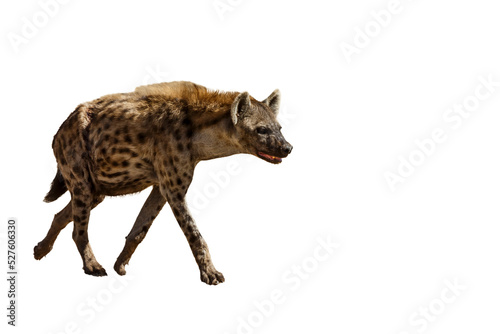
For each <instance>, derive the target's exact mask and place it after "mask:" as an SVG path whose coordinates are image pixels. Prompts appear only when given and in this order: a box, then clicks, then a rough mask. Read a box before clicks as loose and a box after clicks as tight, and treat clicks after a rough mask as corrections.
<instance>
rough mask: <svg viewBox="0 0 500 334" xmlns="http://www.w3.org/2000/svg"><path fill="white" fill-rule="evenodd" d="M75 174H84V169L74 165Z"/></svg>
mask: <svg viewBox="0 0 500 334" xmlns="http://www.w3.org/2000/svg"><path fill="white" fill-rule="evenodd" d="M73 172H74V173H75V174H81V173H82V167H80V166H78V165H74V166H73Z"/></svg>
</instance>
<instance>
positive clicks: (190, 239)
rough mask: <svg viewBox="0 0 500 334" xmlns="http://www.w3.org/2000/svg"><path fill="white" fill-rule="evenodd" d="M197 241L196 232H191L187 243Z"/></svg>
mask: <svg viewBox="0 0 500 334" xmlns="http://www.w3.org/2000/svg"><path fill="white" fill-rule="evenodd" d="M197 241H198V236H197V235H196V234H191V236H190V237H189V243H190V244H194V243H196V242H197Z"/></svg>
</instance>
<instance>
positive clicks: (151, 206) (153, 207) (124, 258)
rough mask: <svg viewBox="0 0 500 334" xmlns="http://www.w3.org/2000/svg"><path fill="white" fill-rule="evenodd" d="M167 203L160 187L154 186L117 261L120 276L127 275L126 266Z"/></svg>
mask: <svg viewBox="0 0 500 334" xmlns="http://www.w3.org/2000/svg"><path fill="white" fill-rule="evenodd" d="M166 202H167V200H166V199H165V197H164V196H163V195H162V194H161V193H160V189H159V187H158V186H154V187H153V190H152V191H151V194H150V195H149V197H148V199H147V200H146V202H145V203H144V205H143V207H142V209H141V212H140V213H139V216H138V217H137V219H136V220H135V224H134V226H133V227H132V230H131V231H130V233H129V234H128V235H127V237H126V241H125V247H123V250H122V252H121V253H120V256H118V259H116V262H115V266H114V268H115V271H116V272H117V273H118V274H120V275H125V274H126V271H125V265H126V264H128V261H129V260H130V258H131V257H132V254H134V251H135V249H136V248H137V246H138V245H139V244H140V243H141V241H142V240H144V238H145V237H146V233H148V230H149V228H150V227H151V224H153V221H154V219H155V218H156V216H157V215H158V213H160V211H161V209H162V208H163V206H164V205H165V203H166Z"/></svg>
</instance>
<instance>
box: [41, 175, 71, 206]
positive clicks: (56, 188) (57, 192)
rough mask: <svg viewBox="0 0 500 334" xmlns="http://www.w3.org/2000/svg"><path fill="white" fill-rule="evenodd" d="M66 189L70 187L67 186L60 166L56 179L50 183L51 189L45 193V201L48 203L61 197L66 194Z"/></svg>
mask: <svg viewBox="0 0 500 334" xmlns="http://www.w3.org/2000/svg"><path fill="white" fill-rule="evenodd" d="M66 191H68V188H67V187H66V184H65V183H64V179H63V176H62V174H61V171H60V170H59V168H58V169H57V173H56V177H54V180H53V181H52V184H51V185H50V190H49V192H48V193H47V195H45V198H44V199H43V201H44V202H47V203H50V202H53V201H55V200H56V199H58V198H59V197H61V196H62V194H64V193H65V192H66Z"/></svg>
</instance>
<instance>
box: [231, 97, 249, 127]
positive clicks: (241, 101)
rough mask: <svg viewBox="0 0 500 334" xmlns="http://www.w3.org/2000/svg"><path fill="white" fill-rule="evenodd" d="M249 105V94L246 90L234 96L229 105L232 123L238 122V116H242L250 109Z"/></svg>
mask: <svg viewBox="0 0 500 334" xmlns="http://www.w3.org/2000/svg"><path fill="white" fill-rule="evenodd" d="M250 106H251V104H250V94H248V92H243V93H240V95H238V96H236V98H235V99H234V101H233V104H232V105H231V119H232V120H233V123H234V125H236V123H238V119H239V117H241V116H243V115H244V114H245V113H246V112H247V111H248V109H250Z"/></svg>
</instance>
